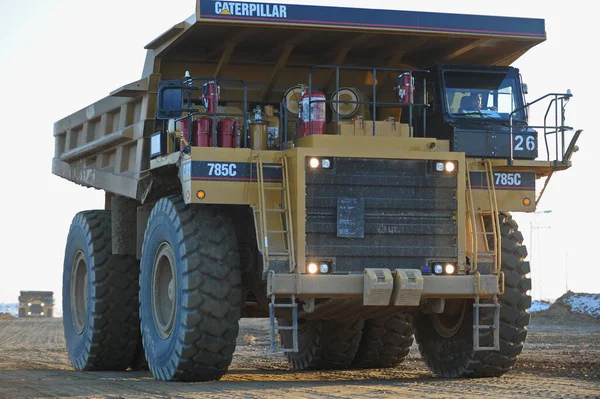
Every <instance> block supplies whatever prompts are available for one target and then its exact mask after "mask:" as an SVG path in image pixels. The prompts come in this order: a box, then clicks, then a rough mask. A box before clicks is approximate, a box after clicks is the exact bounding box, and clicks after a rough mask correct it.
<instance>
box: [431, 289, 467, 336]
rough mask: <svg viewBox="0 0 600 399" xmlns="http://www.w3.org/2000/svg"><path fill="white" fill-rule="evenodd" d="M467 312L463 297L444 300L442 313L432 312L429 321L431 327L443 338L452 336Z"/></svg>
mask: <svg viewBox="0 0 600 399" xmlns="http://www.w3.org/2000/svg"><path fill="white" fill-rule="evenodd" d="M466 313H467V301H466V300H465V299H450V300H446V304H445V306H444V312H443V313H433V314H432V315H431V321H432V324H433V328H435V331H437V333H438V334H440V335H441V336H442V337H444V338H452V337H453V336H454V335H455V334H456V333H457V332H458V330H459V329H460V327H461V326H462V324H463V320H464V318H465V314H466Z"/></svg>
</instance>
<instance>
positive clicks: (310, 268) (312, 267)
mask: <svg viewBox="0 0 600 399" xmlns="http://www.w3.org/2000/svg"><path fill="white" fill-rule="evenodd" d="M318 271H319V266H317V264H316V263H314V262H311V263H309V264H308V272H309V273H310V274H315V273H316V272H318Z"/></svg>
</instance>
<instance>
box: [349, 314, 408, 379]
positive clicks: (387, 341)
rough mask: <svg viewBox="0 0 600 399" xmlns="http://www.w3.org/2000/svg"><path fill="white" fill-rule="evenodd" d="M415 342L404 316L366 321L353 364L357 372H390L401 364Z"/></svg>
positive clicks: (406, 316) (406, 318)
mask: <svg viewBox="0 0 600 399" xmlns="http://www.w3.org/2000/svg"><path fill="white" fill-rule="evenodd" d="M413 341H414V329H413V326H412V320H411V319H410V317H409V316H408V315H407V314H405V313H398V314H395V315H393V316H391V317H382V318H378V319H368V320H366V321H365V326H364V328H363V333H362V339H361V341H360V346H359V348H358V352H356V357H355V358H354V360H353V362H352V364H353V366H354V367H357V368H390V367H396V366H398V365H399V364H400V363H402V362H403V361H404V359H405V358H406V357H407V356H408V353H409V352H410V347H411V346H412V343H413Z"/></svg>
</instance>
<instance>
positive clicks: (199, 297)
mask: <svg viewBox="0 0 600 399" xmlns="http://www.w3.org/2000/svg"><path fill="white" fill-rule="evenodd" d="M140 298H141V301H140V314H141V326H142V338H143V346H144V350H145V354H146V359H147V361H148V366H149V368H150V370H151V371H152V374H153V375H154V376H155V377H156V378H158V379H161V380H166V381H171V380H179V381H210V380H218V379H220V378H221V377H222V376H223V375H224V374H225V373H226V372H227V369H228V367H229V365H230V364H231V360H232V357H233V352H234V350H235V346H236V338H237V335H238V330H239V326H238V322H239V319H240V315H241V303H242V294H241V277H240V258H239V253H238V244H237V238H236V235H235V230H234V228H233V223H232V221H231V219H230V218H229V217H227V215H226V214H225V213H223V212H222V211H219V208H217V207H213V206H204V205H195V206H188V205H186V204H185V203H184V202H183V199H182V198H181V197H180V196H172V197H167V198H162V199H160V200H159V201H158V202H157V203H156V205H155V206H154V207H153V209H152V213H151V215H150V218H149V220H148V225H147V227H146V232H145V235H144V243H143V247H142V261H141V274H140Z"/></svg>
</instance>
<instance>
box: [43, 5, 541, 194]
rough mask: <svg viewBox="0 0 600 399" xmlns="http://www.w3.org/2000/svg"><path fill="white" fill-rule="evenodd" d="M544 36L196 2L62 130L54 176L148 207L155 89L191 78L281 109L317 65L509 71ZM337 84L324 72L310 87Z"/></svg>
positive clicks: (465, 20) (358, 13)
mask: <svg viewBox="0 0 600 399" xmlns="http://www.w3.org/2000/svg"><path fill="white" fill-rule="evenodd" d="M545 37H546V36H545V30H544V21H543V20H541V19H530V18H513V17H495V16H481V15H463V14H442V13H431V12H414V11H390V10H371V9H356V8H340V7H321V6H301V5H282V4H267V3H241V2H223V1H198V2H197V5H196V11H195V13H194V14H193V15H192V16H191V17H190V18H188V19H187V20H185V21H183V22H181V23H179V24H177V25H175V26H173V27H172V28H171V29H170V30H168V31H167V32H165V33H163V34H162V35H160V36H159V37H158V38H156V39H155V40H153V41H152V42H150V43H149V44H148V45H147V46H146V49H147V57H146V62H145V65H144V68H143V72H142V79H141V80H139V81H137V82H133V83H130V84H127V85H124V86H122V87H121V88H119V89H117V90H115V91H114V92H112V93H111V94H110V95H109V96H108V97H106V98H104V99H102V100H99V101H98V102H96V103H94V104H92V105H90V106H88V107H86V108H84V109H81V110H79V111H77V112H75V113H73V114H72V115H69V116H67V117H66V118H64V119H62V120H60V121H58V122H56V123H55V126H54V136H55V154H54V159H53V166H52V171H53V173H54V174H56V175H59V176H61V177H63V178H66V179H68V180H71V181H73V182H76V183H78V184H81V185H84V186H89V187H95V188H98V189H103V190H105V191H107V192H111V193H115V194H119V195H124V196H127V197H130V198H135V199H138V200H140V201H143V200H144V198H145V197H146V195H147V194H148V192H149V190H150V187H151V184H150V181H151V175H150V173H149V169H150V162H149V159H150V156H149V142H148V141H149V140H148V139H149V137H150V135H151V134H152V133H154V132H155V131H157V130H159V128H160V126H159V125H158V124H157V122H156V120H155V116H156V98H157V90H158V82H159V81H161V80H166V79H178V78H181V77H183V75H184V73H185V72H186V71H189V72H190V74H191V75H192V76H204V77H218V78H234V79H243V80H244V81H245V82H246V84H247V90H248V101H249V103H250V104H252V103H264V102H273V103H279V102H280V101H281V98H282V96H283V94H284V92H285V90H286V89H288V88H289V87H290V86H293V85H296V84H298V83H306V76H307V71H308V69H309V68H310V67H311V66H313V65H323V64H326V65H345V66H369V67H377V68H409V69H423V68H427V67H429V66H431V65H435V64H440V63H443V64H474V65H509V64H511V63H512V62H514V61H515V60H516V59H518V58H519V57H520V56H521V55H523V54H524V53H525V52H526V51H527V50H528V49H530V48H531V47H533V46H535V45H536V44H538V43H540V42H542V41H543V40H545ZM350 79H359V77H358V76H356V77H352V76H351V77H350ZM330 81H331V72H330V71H327V70H323V71H320V73H317V74H315V75H314V82H313V83H315V84H317V85H321V86H325V85H326V84H327V82H330ZM244 111H249V110H244Z"/></svg>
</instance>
